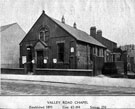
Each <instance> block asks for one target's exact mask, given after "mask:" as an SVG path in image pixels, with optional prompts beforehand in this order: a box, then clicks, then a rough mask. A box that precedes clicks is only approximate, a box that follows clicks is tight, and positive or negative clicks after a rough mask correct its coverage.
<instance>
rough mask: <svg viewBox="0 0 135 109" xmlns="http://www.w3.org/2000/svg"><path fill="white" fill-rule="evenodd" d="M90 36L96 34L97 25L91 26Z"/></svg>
mask: <svg viewBox="0 0 135 109" xmlns="http://www.w3.org/2000/svg"><path fill="white" fill-rule="evenodd" d="M90 36H92V37H95V36H96V27H95V26H93V27H91V28H90Z"/></svg>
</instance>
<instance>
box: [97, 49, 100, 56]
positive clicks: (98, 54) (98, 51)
mask: <svg viewBox="0 0 135 109" xmlns="http://www.w3.org/2000/svg"><path fill="white" fill-rule="evenodd" d="M97 56H100V49H99V48H97Z"/></svg>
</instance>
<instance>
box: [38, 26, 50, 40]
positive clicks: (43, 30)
mask: <svg viewBox="0 0 135 109" xmlns="http://www.w3.org/2000/svg"><path fill="white" fill-rule="evenodd" d="M48 37H49V28H48V27H47V26H41V27H40V29H39V39H40V40H42V41H46V40H47V39H48Z"/></svg>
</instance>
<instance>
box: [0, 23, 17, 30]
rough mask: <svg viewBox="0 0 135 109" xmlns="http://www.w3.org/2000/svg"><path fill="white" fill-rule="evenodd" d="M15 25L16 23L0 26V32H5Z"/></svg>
mask: <svg viewBox="0 0 135 109" xmlns="http://www.w3.org/2000/svg"><path fill="white" fill-rule="evenodd" d="M15 24H17V22H15V23H11V24H7V25H3V26H0V32H2V31H4V30H6V29H7V28H9V27H10V26H12V25H15Z"/></svg>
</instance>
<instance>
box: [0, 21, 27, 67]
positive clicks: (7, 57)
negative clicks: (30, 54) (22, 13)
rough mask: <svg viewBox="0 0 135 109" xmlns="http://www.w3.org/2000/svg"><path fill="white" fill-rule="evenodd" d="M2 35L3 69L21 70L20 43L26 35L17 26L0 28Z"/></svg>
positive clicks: (10, 25) (13, 24) (15, 24)
mask: <svg viewBox="0 0 135 109" xmlns="http://www.w3.org/2000/svg"><path fill="white" fill-rule="evenodd" d="M0 34H1V60H0V62H1V68H19V43H20V41H21V40H22V39H23V38H24V36H25V35H26V33H25V32H24V31H23V29H22V28H21V27H20V26H19V25H18V24H17V23H12V24H9V25H4V26H1V27H0Z"/></svg>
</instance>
